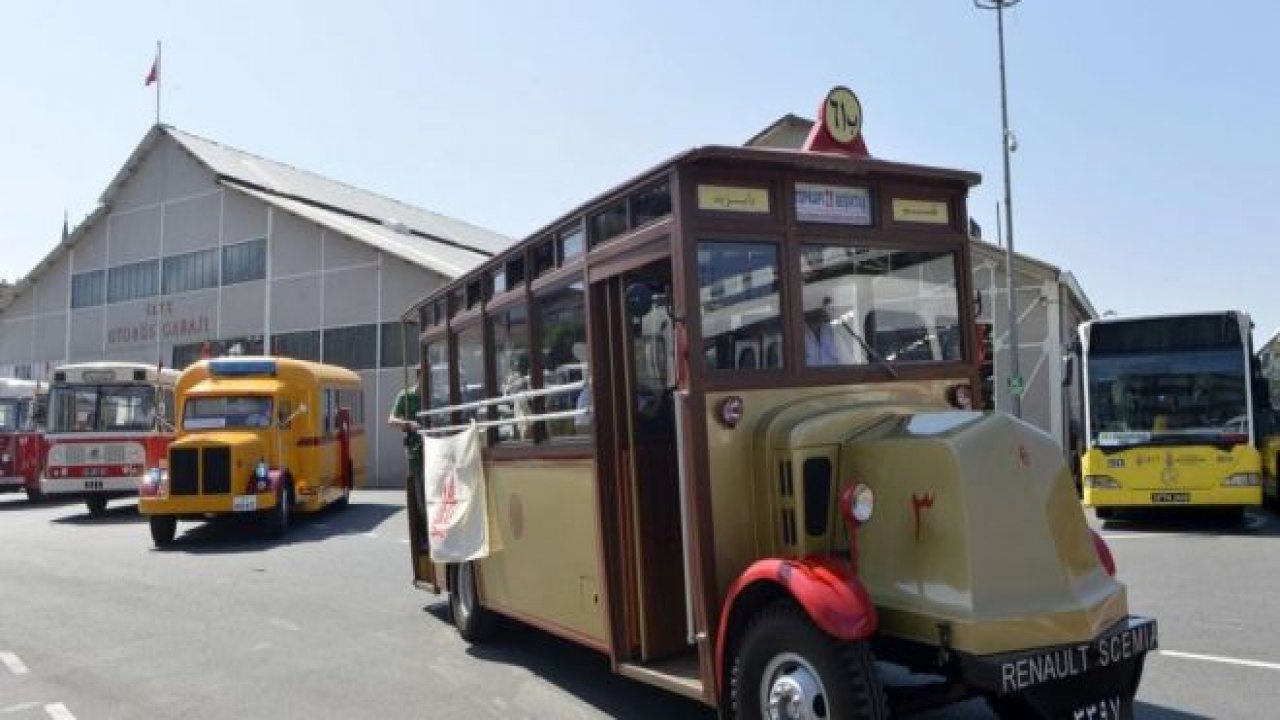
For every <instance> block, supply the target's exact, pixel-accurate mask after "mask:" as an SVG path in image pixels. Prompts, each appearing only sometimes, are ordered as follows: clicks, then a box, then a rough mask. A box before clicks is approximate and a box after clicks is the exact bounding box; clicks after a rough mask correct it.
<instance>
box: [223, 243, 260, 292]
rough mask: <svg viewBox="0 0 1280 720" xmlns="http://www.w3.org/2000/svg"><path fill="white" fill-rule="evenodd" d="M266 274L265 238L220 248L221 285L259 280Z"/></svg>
mask: <svg viewBox="0 0 1280 720" xmlns="http://www.w3.org/2000/svg"><path fill="white" fill-rule="evenodd" d="M266 276H267V241H266V239H265V238H263V239H258V240H250V241H248V242H242V243H237V244H235V245H228V246H226V247H224V248H222V284H223V285H235V284H236V283H242V282H249V281H251V280H261V279H263V278H265V277H266Z"/></svg>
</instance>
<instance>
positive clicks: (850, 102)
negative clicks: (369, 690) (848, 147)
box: [823, 87, 862, 145]
mask: <svg viewBox="0 0 1280 720" xmlns="http://www.w3.org/2000/svg"><path fill="white" fill-rule="evenodd" d="M823 107H824V113H823V114H824V118H823V119H824V120H825V122H826V126H827V132H829V133H831V137H832V139H834V140H835V141H836V142H838V143H840V144H842V145H843V144H845V143H851V142H853V141H854V140H856V139H858V135H859V134H860V133H861V132H862V103H860V102H858V96H857V95H854V94H853V91H852V90H850V89H849V88H847V87H837V88H833V89H832V90H831V92H829V93H827V101H826V103H825V104H824V106H823Z"/></svg>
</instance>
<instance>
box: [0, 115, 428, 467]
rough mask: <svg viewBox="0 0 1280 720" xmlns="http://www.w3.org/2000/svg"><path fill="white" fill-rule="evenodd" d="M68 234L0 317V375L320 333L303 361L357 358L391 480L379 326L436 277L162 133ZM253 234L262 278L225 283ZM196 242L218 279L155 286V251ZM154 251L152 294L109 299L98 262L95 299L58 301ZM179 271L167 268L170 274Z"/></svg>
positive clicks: (391, 438)
mask: <svg viewBox="0 0 1280 720" xmlns="http://www.w3.org/2000/svg"><path fill="white" fill-rule="evenodd" d="M77 238H78V239H77V241H76V242H75V244H74V246H72V247H70V248H68V249H67V250H66V251H65V252H63V253H62V254H61V255H60V256H58V257H57V258H56V259H55V260H54V261H53V262H52V263H50V264H49V265H47V266H46V267H45V268H43V269H42V270H41V271H40V272H38V273H36V274H33V276H32V277H30V278H28V281H29V284H28V285H27V286H26V287H25V288H24V290H23V291H22V292H21V293H20V294H19V295H18V296H17V297H15V299H14V302H13V303H12V304H11V305H10V306H9V307H8V308H7V309H6V310H5V311H4V312H3V314H0V375H14V374H17V375H21V376H27V377H45V376H46V375H47V374H48V372H49V370H51V369H52V368H53V367H55V366H57V365H59V364H61V363H64V362H79V361H88V360H99V359H111V360H131V361H140V362H147V363H152V362H158V363H163V364H164V365H166V366H173V365H175V363H176V362H177V361H180V360H181V359H182V358H184V357H192V352H193V350H196V351H198V349H199V348H200V347H201V346H202V345H203V344H204V343H206V342H208V343H210V344H211V345H213V346H217V345H221V344H225V341H230V340H232V339H239V340H241V341H242V342H243V343H244V344H245V347H246V348H247V349H250V350H252V349H254V348H255V347H260V348H262V349H263V350H264V351H271V350H273V349H278V347H279V344H278V342H279V341H277V340H276V339H275V338H276V337H277V336H280V335H285V334H290V333H304V334H307V336H308V337H312V338H314V337H319V338H320V339H321V341H320V342H319V343H318V344H317V345H316V346H315V350H316V352H317V353H318V356H317V357H312V358H310V359H317V360H332V359H333V354H334V353H342V355H341V357H350V356H352V355H353V354H354V355H355V356H359V357H361V358H364V360H362V362H363V363H364V364H366V365H368V367H365V368H363V369H359V374H360V375H361V377H362V378H363V380H364V386H365V408H364V410H365V418H366V428H367V430H366V433H367V434H366V438H367V440H368V442H369V443H370V451H371V453H370V458H371V468H370V471H371V472H370V476H369V477H370V483H371V484H372V485H375V486H383V487H395V486H398V485H400V484H401V483H402V482H403V479H404V475H405V466H404V453H403V446H402V438H401V436H400V434H399V433H398V432H395V431H393V430H391V429H390V428H387V427H386V426H385V423H384V422H383V421H384V420H385V418H386V416H387V414H388V412H389V410H390V405H391V403H392V400H393V399H394V397H395V394H396V393H397V392H399V391H400V390H401V389H402V388H403V386H404V378H405V373H404V371H403V369H402V368H400V366H399V362H400V358H398V357H397V358H390V357H385V358H384V357H381V356H382V355H383V354H384V353H383V351H382V343H381V342H380V337H379V334H378V333H379V332H380V331H381V329H382V328H383V324H384V323H393V322H396V321H398V320H399V318H400V315H401V314H402V313H403V312H404V310H405V309H406V308H408V307H409V306H410V305H411V304H412V303H413V302H414V301H416V300H417V299H419V298H421V297H422V296H423V295H425V294H427V293H428V292H430V291H432V290H433V289H435V288H436V287H439V285H441V284H442V283H443V282H444V279H443V278H442V277H440V276H439V275H437V274H435V273H433V272H431V271H428V270H425V269H423V268H420V267H418V266H416V265H411V264H410V263H407V262H405V261H402V260H400V259H398V258H396V257H394V256H389V255H386V254H383V253H381V252H379V251H378V250H376V249H375V248H372V247H370V246H368V245H366V244H364V243H361V242H358V241H355V240H352V239H350V238H348V237H346V236H344V235H342V234H340V233H336V232H334V231H331V230H328V229H326V228H322V227H320V226H318V225H316V224H314V223H311V222H309V221H307V220H305V219H302V218H300V217H297V216H294V215H291V214H289V213H287V212H284V211H281V210H277V209H274V208H272V207H271V206H269V205H267V204H266V203H263V202H262V201H260V200H257V199H256V198H252V197H250V196H247V195H244V194H242V193H239V192H237V191H235V190H234V189H230V188H226V187H223V186H221V185H219V184H218V183H217V181H216V178H214V176H213V175H212V174H210V173H209V172H208V171H207V170H206V169H205V168H204V167H203V166H201V165H200V164H199V163H198V162H196V161H195V160H194V159H193V158H192V157H191V156H190V155H189V154H188V153H187V152H186V151H185V150H183V149H182V148H181V147H180V146H178V145H176V144H175V143H174V142H173V141H171V140H170V139H169V138H167V137H162V138H161V139H160V141H159V142H158V143H157V144H156V145H155V146H154V147H153V150H152V152H150V153H148V154H147V155H145V156H144V157H143V158H142V159H141V161H140V162H139V164H138V165H137V167H135V168H134V169H133V170H132V172H131V173H130V174H129V175H128V177H127V178H126V179H125V180H124V182H123V183H122V184H121V185H120V186H119V187H118V190H117V192H116V193H115V195H114V197H112V198H110V207H109V208H108V212H106V213H105V214H102V215H100V216H97V218H96V220H94V221H93V225H92V226H90V227H86V228H82V229H78V230H77ZM256 240H265V262H264V265H265V267H264V268H263V275H264V277H263V278H262V279H254V280H249V281H246V282H238V283H235V284H225V281H226V280H227V278H228V276H227V275H226V274H225V270H226V268H225V265H224V262H225V260H224V257H223V256H224V253H227V252H231V251H228V250H226V248H227V247H228V246H237V247H245V246H241V245H239V244H240V243H244V242H246V241H256ZM202 252H208V253H209V254H208V255H204V256H200V257H201V258H213V257H215V256H216V261H217V267H218V271H217V274H218V275H219V276H221V280H220V281H215V284H214V286H213V287H204V288H199V289H191V290H187V289H181V290H171V291H169V292H166V291H165V290H166V288H165V287H164V286H163V283H164V277H165V270H164V267H165V264H166V262H165V261H166V259H170V262H171V263H195V262H196V261H194V260H183V259H181V258H180V257H179V256H190V254H193V253H202ZM153 261H154V265H153V267H154V268H155V273H156V275H155V277H154V278H151V277H145V278H141V282H142V283H144V284H145V283H148V282H151V281H152V280H154V292H150V291H143V293H142V294H144V295H145V296H144V297H136V298H128V299H119V298H118V299H116V300H114V301H111V300H110V298H109V297H107V294H108V293H109V292H110V286H111V282H110V281H109V277H110V275H111V273H110V271H109V270H108V272H107V273H104V277H103V281H102V283H103V286H104V287H103V289H102V292H103V295H104V297H103V302H101V303H92V304H89V305H88V306H85V307H76V308H72V307H71V305H72V285H73V281H72V278H73V276H75V275H80V274H85V273H92V272H93V271H97V270H104V269H109V268H117V267H119V266H121V265H127V264H130V263H138V262H153ZM201 261H202V262H203V260H201ZM184 267H186V266H185V265H184ZM191 267H194V265H191ZM149 272H150V271H149V270H140V271H137V274H138V275H148V274H149ZM180 274H181V273H178V272H175V273H173V275H174V278H177V276H178V275H180ZM195 276H197V275H187V276H184V277H195ZM119 277H120V278H122V280H121V287H126V286H127V287H130V288H133V287H139V286H138V285H137V284H136V283H137V282H139V280H140V278H139V277H135V276H129V275H127V273H126V272H124V271H121V272H120V273H119ZM199 277H205V276H202V275H199ZM126 279H127V280H128V282H124V280H126ZM175 281H176V280H175ZM197 284H198V283H197ZM335 328H347V329H348V330H346V332H347V334H345V335H343V334H338V335H333V336H332V339H333V342H332V343H331V345H332V346H333V347H326V346H325V343H324V341H323V339H324V338H326V337H329V336H330V333H328V332H326V331H332V330H334V329H335ZM351 328H355V329H351ZM353 333H354V334H353ZM351 337H360V338H362V339H363V340H362V342H361V343H359V344H360V347H355V348H353V347H351V346H350V345H351V343H350V341H349V338H351ZM254 343H257V345H256V346H255V345H254ZM308 347H309V346H308ZM175 351H176V353H175ZM175 354H176V355H177V357H175ZM386 354H390V353H386ZM196 356H198V352H197V353H196ZM370 358H371V359H370Z"/></svg>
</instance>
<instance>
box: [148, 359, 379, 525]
mask: <svg viewBox="0 0 1280 720" xmlns="http://www.w3.org/2000/svg"><path fill="white" fill-rule="evenodd" d="M177 404H178V406H177V411H178V428H177V430H178V434H177V439H176V440H175V441H174V443H173V444H172V445H171V446H170V448H169V457H168V462H167V464H166V465H164V466H161V467H158V468H153V469H152V470H151V471H150V473H149V474H148V478H147V480H146V482H144V484H143V486H142V491H141V498H140V500H139V502H138V510H139V511H140V512H141V513H142V514H143V515H146V516H148V518H149V519H150V523H151V538H152V540H153V541H154V542H155V544H156V545H157V546H165V545H168V544H169V543H171V542H173V539H174V536H175V534H176V532H177V523H178V521H179V520H203V519H210V518H216V517H219V516H228V515H236V516H243V515H252V516H255V517H256V519H257V520H258V522H259V523H260V524H261V526H262V527H263V528H264V529H265V530H267V531H268V532H270V533H271V534H274V535H283V534H284V532H285V531H286V530H287V529H288V527H289V521H290V516H291V515H292V513H294V512H315V511H318V510H321V509H323V508H324V507H326V506H328V505H330V504H333V503H337V504H339V505H345V504H346V503H347V502H348V500H349V498H350V496H351V491H352V489H353V488H355V487H357V486H359V485H361V484H363V478H364V475H365V470H366V467H365V437H364V398H363V389H362V385H361V382H360V376H359V375H357V374H356V373H354V372H351V371H350V370H345V369H343V368H339V367H334V366H331V365H322V364H319V363H313V362H307V361H303V360H292V359H289V358H277V357H227V358H216V359H211V360H202V361H200V362H197V363H195V364H194V365H192V366H191V367H189V368H187V369H186V370H185V371H184V372H183V373H182V376H181V377H180V378H179V379H178V385H177Z"/></svg>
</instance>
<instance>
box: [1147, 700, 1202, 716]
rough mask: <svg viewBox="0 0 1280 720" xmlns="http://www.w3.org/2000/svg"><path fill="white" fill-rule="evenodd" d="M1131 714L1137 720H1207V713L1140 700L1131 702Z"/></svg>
mask: <svg viewBox="0 0 1280 720" xmlns="http://www.w3.org/2000/svg"><path fill="white" fill-rule="evenodd" d="M1133 716H1134V717H1135V718H1138V719H1139V720H1209V716H1208V715H1197V714H1195V713H1189V712H1183V711H1181V710H1174V709H1173V708H1167V707H1164V706H1163V705H1153V704H1151V703H1145V702H1142V701H1138V702H1136V703H1134V704H1133Z"/></svg>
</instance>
